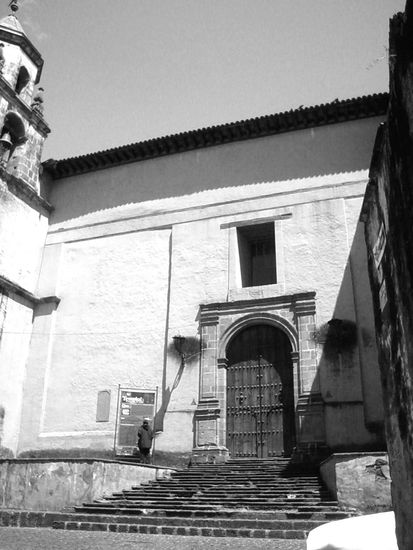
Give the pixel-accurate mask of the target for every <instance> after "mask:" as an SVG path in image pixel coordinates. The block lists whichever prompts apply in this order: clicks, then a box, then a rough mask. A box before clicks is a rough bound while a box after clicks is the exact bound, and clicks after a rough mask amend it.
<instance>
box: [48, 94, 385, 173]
mask: <svg viewBox="0 0 413 550" xmlns="http://www.w3.org/2000/svg"><path fill="white" fill-rule="evenodd" d="M387 103H388V94H387V93H381V94H373V95H368V96H363V97H358V98H353V99H348V100H343V101H334V102H332V103H326V104H323V105H316V106H314V107H306V108H300V109H295V110H291V111H287V112H284V113H278V114H273V115H268V116H262V117H258V118H252V119H248V120H243V121H240V122H233V123H229V124H222V125H219V126H212V127H210V128H203V129H200V130H193V131H190V132H184V133H181V134H175V135H171V136H166V137H161V138H156V139H151V140H148V141H142V142H138V143H132V144H130V145H124V146H122V147H116V148H113V149H108V150H106V151H99V152H97V153H90V154H87V155H82V156H79V157H73V158H67V159H63V160H58V161H56V160H53V159H50V160H48V161H46V162H45V163H44V164H43V166H44V168H45V169H46V170H48V172H49V173H50V174H51V176H52V177H53V178H54V179H60V178H65V177H70V176H75V175H77V174H83V173H86V172H93V171H96V170H102V169H104V168H109V167H113V166H119V165H122V164H127V163H131V162H139V161H143V160H148V159H154V158H157V157H162V156H165V155H172V154H176V153H183V152H186V151H192V150H195V149H203V148H206V147H213V146H217V145H225V144H227V143H233V142H237V141H244V140H247V139H255V138H261V137H266V136H271V135H275V134H281V133H284V132H291V131H294V130H303V129H306V128H314V127H317V126H325V125H327V124H337V123H340V122H348V121H351V120H358V119H363V118H369V117H374V116H380V115H384V114H385V113H386V111H387Z"/></svg>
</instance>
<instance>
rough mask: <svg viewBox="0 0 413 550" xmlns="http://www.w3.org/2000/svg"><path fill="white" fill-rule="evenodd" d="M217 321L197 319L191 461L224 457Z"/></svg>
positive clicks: (222, 371) (222, 372)
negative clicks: (196, 399) (196, 385)
mask: <svg viewBox="0 0 413 550" xmlns="http://www.w3.org/2000/svg"><path fill="white" fill-rule="evenodd" d="M218 320H219V318H218V316H216V315H212V316H211V315H209V316H204V317H203V318H202V319H201V350H202V352H201V372H200V388H199V403H198V407H197V409H196V411H195V448H194V450H193V457H192V460H193V461H194V462H219V461H224V460H225V459H226V457H227V456H228V450H227V449H226V447H225V446H224V442H225V421H224V419H222V418H221V408H222V405H223V406H224V407H225V397H226V396H225V388H226V372H225V369H222V368H221V369H218V359H217V349H218V332H217V331H218ZM220 366H221V364H220ZM224 410H225V408H224Z"/></svg>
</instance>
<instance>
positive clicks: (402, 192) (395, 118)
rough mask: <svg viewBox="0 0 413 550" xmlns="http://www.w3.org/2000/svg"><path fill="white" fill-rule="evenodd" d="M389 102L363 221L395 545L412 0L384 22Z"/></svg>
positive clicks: (408, 216)
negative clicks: (387, 30) (387, 42)
mask: <svg viewBox="0 0 413 550" xmlns="http://www.w3.org/2000/svg"><path fill="white" fill-rule="evenodd" d="M389 58H390V103H389V110H388V119H387V122H386V124H385V125H384V126H383V127H382V128H381V129H380V131H379V133H378V136H377V140H376V145H375V150H374V155H373V160H372V165H371V172H370V184H369V187H368V191H367V195H366V200H365V208H364V219H365V221H366V225H365V234H366V242H367V247H368V250H369V273H370V282H371V287H372V291H373V299H374V309H375V319H376V333H377V342H378V348H379V360H380V367H381V374H382V382H383V388H384V398H385V408H386V436H387V442H388V451H389V460H390V469H391V474H392V480H393V486H392V492H393V504H394V510H395V515H396V531H397V538H398V544H399V548H400V550H410V549H411V548H413V435H412V434H413V338H412V334H413V229H412V228H413V162H412V161H413V153H412V151H413V139H412V136H413V1H412V0H408V2H407V4H406V12H405V14H399V15H397V16H395V17H394V19H393V20H392V21H391V29H390V55H389Z"/></svg>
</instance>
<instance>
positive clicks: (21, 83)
mask: <svg viewBox="0 0 413 550" xmlns="http://www.w3.org/2000/svg"><path fill="white" fill-rule="evenodd" d="M29 82H30V74H29V71H28V70H27V69H26V67H23V66H22V67H20V69H19V74H18V76H17V81H16V92H17V93H18V94H20V93H21V92H22V91H23V90H24V88H25V87H26V86H27V84H28V83H29Z"/></svg>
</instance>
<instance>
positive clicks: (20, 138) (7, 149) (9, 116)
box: [0, 0, 50, 191]
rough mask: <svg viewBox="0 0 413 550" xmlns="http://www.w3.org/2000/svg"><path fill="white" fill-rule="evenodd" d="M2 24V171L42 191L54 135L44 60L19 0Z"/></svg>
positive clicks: (0, 88) (0, 125) (0, 147)
mask: <svg viewBox="0 0 413 550" xmlns="http://www.w3.org/2000/svg"><path fill="white" fill-rule="evenodd" d="M9 7H10V10H11V13H10V14H9V15H8V16H7V17H4V18H3V19H1V20H0V170H4V171H5V172H6V173H8V174H10V175H12V176H14V177H16V178H18V179H20V180H22V181H23V182H24V183H26V184H28V185H30V187H31V188H32V189H35V190H36V191H39V168H40V159H41V153H42V149H43V143H44V140H45V138H46V137H47V134H48V133H49V132H50V130H49V128H48V126H47V124H46V123H45V121H44V119H43V89H42V88H39V87H38V84H39V82H40V77H41V72H42V67H43V59H42V57H41V55H40V53H39V52H38V50H37V49H36V48H35V46H34V45H33V44H32V43H31V41H30V40H29V39H28V38H27V36H26V34H25V32H24V30H23V28H22V26H21V24H20V22H19V20H18V19H17V11H18V9H19V6H18V3H17V0H12V1H11V2H10V4H9Z"/></svg>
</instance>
